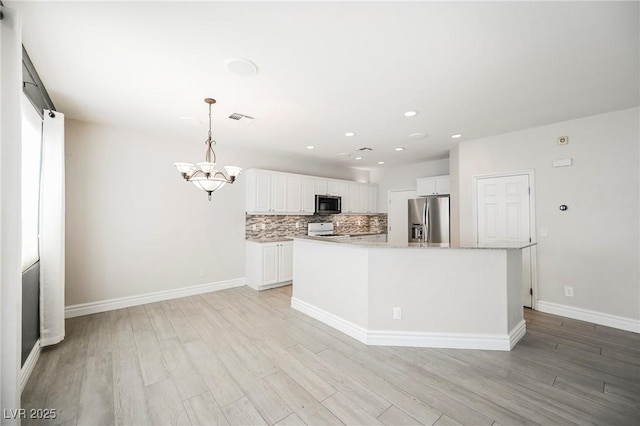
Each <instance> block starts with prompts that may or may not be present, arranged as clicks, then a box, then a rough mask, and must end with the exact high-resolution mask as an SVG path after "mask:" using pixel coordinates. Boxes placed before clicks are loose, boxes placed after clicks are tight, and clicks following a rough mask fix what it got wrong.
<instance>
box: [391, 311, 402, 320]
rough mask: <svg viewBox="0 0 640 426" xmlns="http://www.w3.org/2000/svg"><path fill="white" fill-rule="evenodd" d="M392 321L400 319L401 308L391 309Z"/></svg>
mask: <svg viewBox="0 0 640 426" xmlns="http://www.w3.org/2000/svg"><path fill="white" fill-rule="evenodd" d="M393 319H396V320H399V319H402V308H393Z"/></svg>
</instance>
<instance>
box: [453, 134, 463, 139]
mask: <svg viewBox="0 0 640 426" xmlns="http://www.w3.org/2000/svg"><path fill="white" fill-rule="evenodd" d="M461 137H462V135H461V134H460V133H456V134H455V135H451V139H458V138H461Z"/></svg>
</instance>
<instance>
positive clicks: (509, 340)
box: [291, 237, 535, 350]
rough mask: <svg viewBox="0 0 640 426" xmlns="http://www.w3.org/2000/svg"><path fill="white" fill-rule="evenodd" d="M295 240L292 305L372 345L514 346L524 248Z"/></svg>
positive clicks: (521, 328) (520, 322)
mask: <svg viewBox="0 0 640 426" xmlns="http://www.w3.org/2000/svg"><path fill="white" fill-rule="evenodd" d="M533 244H535V243H529V242H526V243H520V242H508V243H497V244H493V245H492V246H485V247H449V246H448V245H446V244H438V245H435V246H432V245H429V244H391V243H376V242H369V241H357V242H352V241H349V240H337V241H336V240H326V239H325V240H323V239H321V238H314V237H296V238H294V250H293V294H292V298H291V306H292V308H294V309H296V310H298V311H300V312H303V313H305V314H307V315H309V316H311V317H314V318H316V319H318V320H319V321H322V322H323V323H325V324H327V325H329V326H332V327H334V328H336V329H337V330H340V331H341V332H343V333H345V334H347V335H349V336H351V337H353V338H355V339H357V340H359V341H361V342H363V343H366V344H369V345H389V346H416V347H438V348H466V349H493V350H511V349H512V348H513V346H514V345H515V344H516V343H517V342H518V340H520V339H521V338H522V336H524V334H525V331H526V327H525V321H524V319H523V308H522V301H521V300H522V298H521V294H520V293H521V291H522V290H521V276H522V273H521V272H522V256H521V252H520V250H521V249H523V248H526V247H530V246H531V245H533Z"/></svg>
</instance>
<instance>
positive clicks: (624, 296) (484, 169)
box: [452, 108, 640, 330]
mask: <svg viewBox="0 0 640 426" xmlns="http://www.w3.org/2000/svg"><path fill="white" fill-rule="evenodd" d="M639 112H640V110H639V109H638V108H633V109H628V110H623V111H617V112H613V113H608V114H602V115H597V116H592V117H587V118H582V119H578V120H572V121H567V122H562V123H557V124H553V125H548V126H542V127H536V128H533V129H528V130H523V131H519V132H514V133H509V134H504V135H498V136H492V137H488V138H483V139H478V140H475V141H468V142H463V143H461V144H460V145H459V147H458V148H457V150H458V152H457V153H456V155H455V156H454V157H456V158H457V162H458V163H457V167H458V168H459V181H458V183H457V184H458V185H459V188H458V189H459V193H458V197H457V199H458V204H459V210H458V212H456V213H454V214H457V215H459V220H460V229H459V231H460V242H461V243H462V244H470V243H472V242H473V241H474V238H475V237H474V227H473V188H472V179H473V176H476V175H483V174H492V173H502V172H513V171H522V170H528V169H533V170H534V173H535V177H534V179H535V192H534V196H535V205H536V225H537V228H538V229H537V236H536V237H537V242H538V246H537V254H538V271H537V272H538V300H539V301H541V304H542V303H547V304H549V303H550V304H551V305H549V306H553V305H555V304H557V305H561V307H568V308H569V311H575V312H577V313H579V312H580V310H585V311H587V313H595V314H597V315H600V314H602V315H604V316H606V315H612V316H615V317H621V319H630V320H631V322H630V324H632V325H633V324H635V325H634V327H637V328H638V330H640V322H639V321H640V273H639V266H638V259H639V258H640V249H639V248H640V237H639V228H640V227H639V220H638V218H639V217H640V209H639V193H640V191H639V186H640V176H639V141H640V135H639V127H640V119H639ZM561 135H567V136H569V144H568V145H558V144H557V138H558V136H561ZM563 158H571V159H572V160H573V165H572V166H571V167H559V168H554V167H552V161H553V160H556V159H563ZM452 190H454V189H453V188H452ZM452 196H453V195H452ZM561 204H566V205H567V206H568V207H569V208H568V210H567V211H565V212H562V211H560V210H559V208H558V207H559V206H560V205H561ZM541 229H547V230H548V237H543V236H542V235H541V233H540V230H541ZM564 286H573V288H574V294H575V296H574V297H566V296H565V295H564ZM541 309H542V308H541ZM632 328H633V327H632Z"/></svg>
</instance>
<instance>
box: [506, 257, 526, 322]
mask: <svg viewBox="0 0 640 426" xmlns="http://www.w3.org/2000/svg"><path fill="white" fill-rule="evenodd" d="M522 291H523V290H522V250H507V303H508V321H509V322H508V326H509V333H511V332H512V331H513V330H514V329H516V328H517V327H518V326H520V323H521V322H522V321H523V320H524V315H523V309H524V307H523V306H522ZM523 325H524V324H523Z"/></svg>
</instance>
